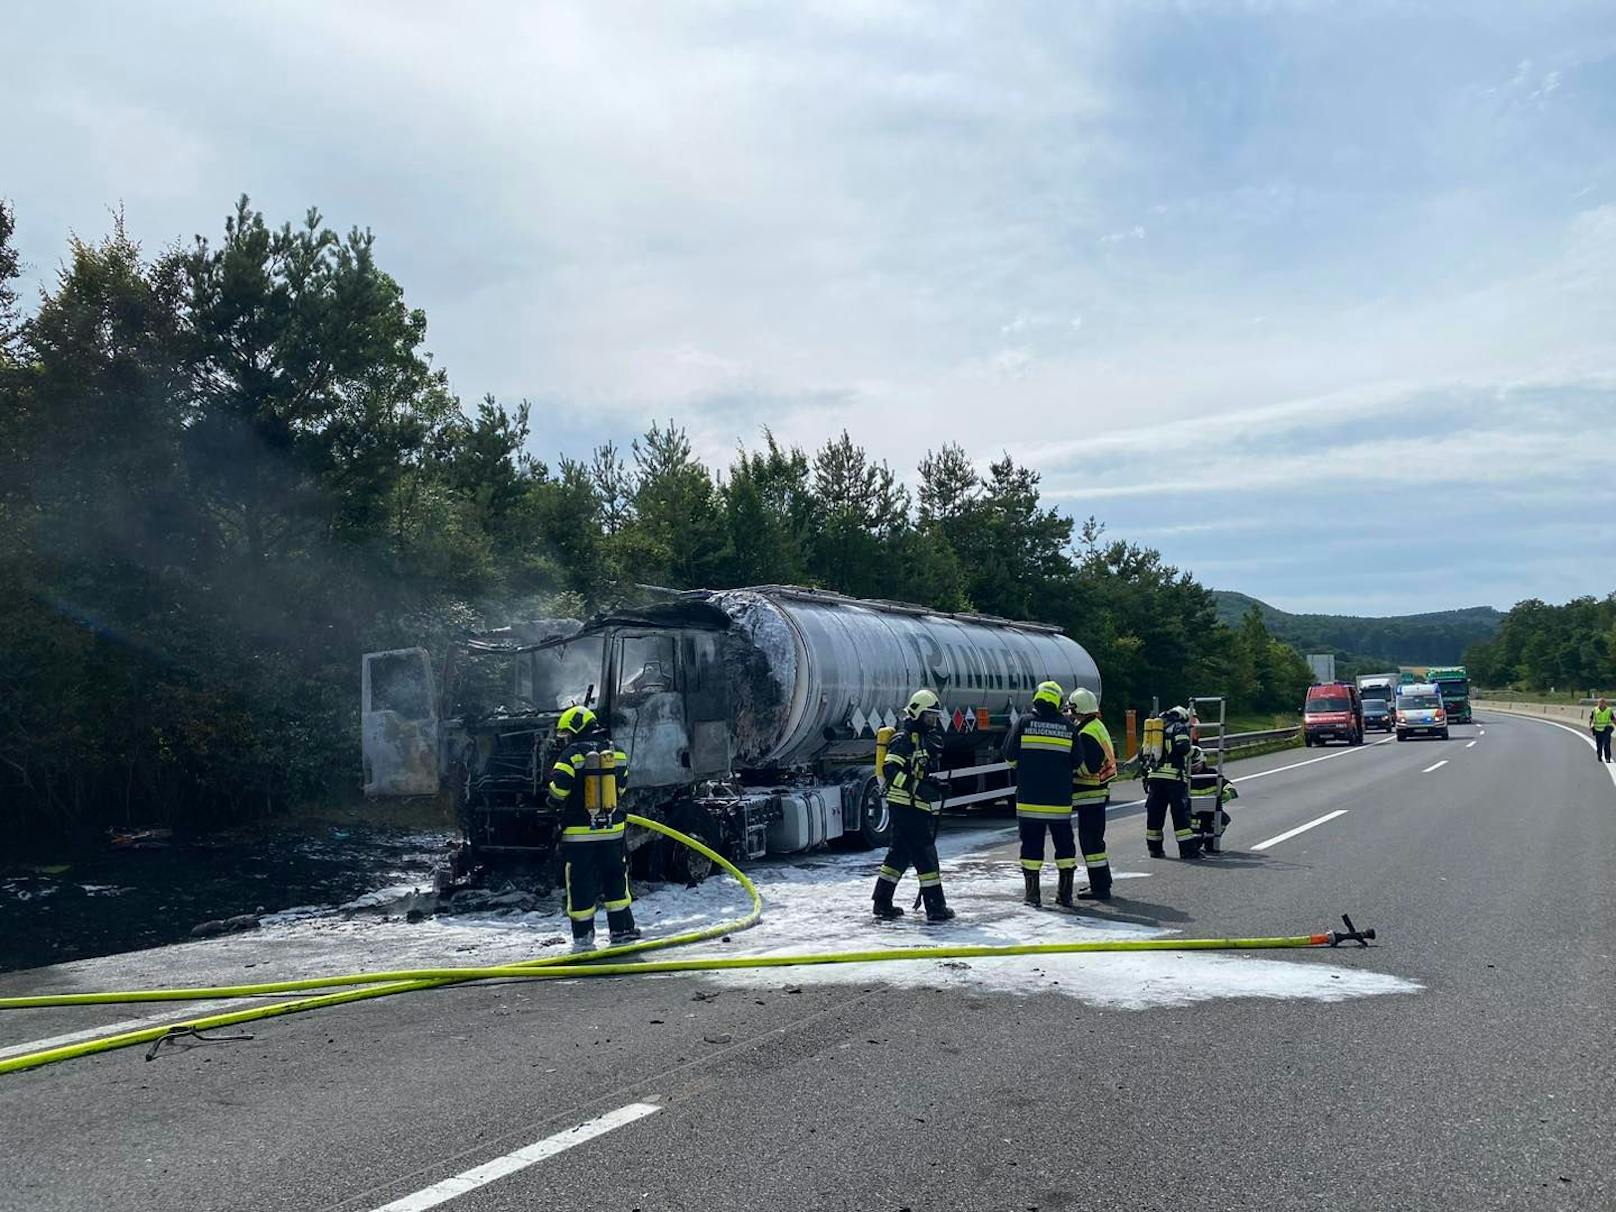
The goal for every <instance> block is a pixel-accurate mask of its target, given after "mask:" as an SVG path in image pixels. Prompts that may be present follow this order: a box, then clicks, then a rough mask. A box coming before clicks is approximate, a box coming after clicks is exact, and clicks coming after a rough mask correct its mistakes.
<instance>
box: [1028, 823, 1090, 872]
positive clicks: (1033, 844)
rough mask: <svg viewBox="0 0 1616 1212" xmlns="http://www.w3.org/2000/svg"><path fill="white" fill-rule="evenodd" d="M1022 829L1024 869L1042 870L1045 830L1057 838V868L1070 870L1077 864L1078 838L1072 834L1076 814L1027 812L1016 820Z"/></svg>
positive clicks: (1058, 869)
mask: <svg viewBox="0 0 1616 1212" xmlns="http://www.w3.org/2000/svg"><path fill="white" fill-rule="evenodd" d="M1016 827H1017V828H1018V829H1020V831H1021V869H1022V870H1023V871H1042V870H1043V866H1044V831H1045V830H1048V831H1049V836H1050V837H1052V838H1054V839H1055V870H1057V871H1070V870H1072V869H1073V868H1074V867H1076V866H1077V841H1076V840H1075V839H1074V838H1073V836H1072V814H1071V813H1069V812H1068V813H1067V814H1066V815H1065V816H1056V815H1054V814H1050V815H1047V816H1024V817H1021V818H1020V819H1019V820H1017V821H1016Z"/></svg>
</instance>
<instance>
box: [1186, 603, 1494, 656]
mask: <svg viewBox="0 0 1616 1212" xmlns="http://www.w3.org/2000/svg"><path fill="white" fill-rule="evenodd" d="M1212 596H1213V598H1214V599H1216V601H1217V606H1218V617H1219V618H1221V619H1222V620H1223V621H1224V622H1226V623H1230V624H1233V623H1235V622H1236V621H1237V620H1239V619H1240V618H1242V617H1244V616H1245V614H1246V612H1247V611H1249V610H1251V608H1252V607H1253V606H1255V607H1257V608H1258V609H1260V610H1261V611H1262V616H1263V622H1264V623H1266V624H1267V625H1268V630H1269V631H1270V632H1272V633H1273V634H1274V635H1275V636H1277V637H1278V638H1280V639H1282V640H1284V641H1285V642H1286V643H1288V644H1291V645H1293V646H1295V647H1296V648H1297V649H1299V650H1300V651H1302V652H1304V653H1308V652H1329V653H1334V654H1335V657H1336V668H1337V669H1338V670H1339V669H1341V668H1342V667H1343V665H1345V664H1352V665H1353V666H1354V667H1357V666H1362V669H1363V672H1365V673H1375V672H1378V671H1380V670H1384V669H1386V668H1392V669H1396V668H1397V667H1398V666H1399V665H1454V664H1457V663H1458V662H1459V660H1460V659H1461V658H1462V657H1463V656H1464V653H1465V650H1466V649H1467V648H1469V647H1470V645H1472V644H1477V643H1480V642H1481V641H1483V640H1487V639H1490V638H1492V636H1493V634H1494V633H1495V632H1496V631H1497V630H1498V624H1499V623H1500V622H1501V621H1502V619H1503V617H1504V616H1503V613H1502V612H1501V611H1498V610H1494V609H1493V608H1492V607H1491V606H1472V607H1469V608H1468V609H1465V610H1439V611H1433V612H1430V613H1426V614H1404V615H1391V616H1387V617H1383V618H1378V617H1375V616H1372V615H1347V614H1291V613H1290V612H1288V611H1284V610H1279V609H1277V608H1275V607H1273V606H1270V605H1269V604H1268V603H1267V602H1263V601H1259V600H1258V599H1256V598H1253V597H1248V596H1246V595H1245V594H1243V593H1234V592H1231V591H1229V590H1224V589H1214V590H1213V591H1212Z"/></svg>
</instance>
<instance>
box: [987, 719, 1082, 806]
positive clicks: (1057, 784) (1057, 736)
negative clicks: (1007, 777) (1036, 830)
mask: <svg viewBox="0 0 1616 1212" xmlns="http://www.w3.org/2000/svg"><path fill="white" fill-rule="evenodd" d="M1074 740H1075V736H1074V734H1073V732H1072V726H1071V724H1069V723H1068V722H1067V721H1066V719H1065V717H1063V716H1062V715H1061V714H1060V712H1059V711H1057V710H1055V709H1054V708H1050V707H1046V706H1045V705H1044V704H1042V703H1040V704H1038V706H1037V707H1036V709H1035V710H1034V712H1033V714H1032V715H1027V716H1022V717H1021V719H1019V720H1017V721H1016V726H1015V727H1014V728H1012V729H1011V730H1010V735H1009V736H1008V737H1006V738H1005V742H1004V760H1005V761H1007V762H1009V763H1010V765H1011V767H1012V768H1013V769H1014V770H1015V772H1016V815H1017V816H1018V817H1026V818H1031V819H1033V820H1047V819H1049V818H1051V817H1064V816H1070V815H1071V812H1072V761H1073V753H1072V747H1073V742H1074Z"/></svg>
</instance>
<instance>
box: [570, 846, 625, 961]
mask: <svg viewBox="0 0 1616 1212" xmlns="http://www.w3.org/2000/svg"><path fill="white" fill-rule="evenodd" d="M561 860H562V862H563V864H564V866H563V868H562V870H563V872H564V878H565V880H566V885H567V916H568V917H569V918H571V919H572V937H573V938H588V937H589V936H590V935H591V934H593V933H594V932H595V912H596V909H597V907H598V906H599V904H600V903H601V902H603V901H604V902H605V904H606V924H607V927H608V928H609V929H610V930H611V931H612V932H613V933H614V934H615V933H616V932H617V931H619V930H632V929H633V928H634V911H633V910H632V909H630V908H629V905H630V904H631V903H632V902H633V898H632V897H631V896H630V895H629V891H628V851H627V847H626V846H625V845H624V842H623V838H622V837H621V836H618V837H615V838H611V839H604V840H600V841H588V842H562V843H561Z"/></svg>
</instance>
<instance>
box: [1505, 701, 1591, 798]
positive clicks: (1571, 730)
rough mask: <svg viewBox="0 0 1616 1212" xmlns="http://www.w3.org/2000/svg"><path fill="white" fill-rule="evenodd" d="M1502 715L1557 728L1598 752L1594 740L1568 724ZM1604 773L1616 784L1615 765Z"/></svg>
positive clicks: (1523, 715) (1513, 713)
mask: <svg viewBox="0 0 1616 1212" xmlns="http://www.w3.org/2000/svg"><path fill="white" fill-rule="evenodd" d="M1494 710H1495V711H1502V710H1503V708H1501V707H1499V708H1494ZM1504 714H1505V715H1512V716H1514V717H1515V718H1516V719H1518V720H1535V721H1536V722H1537V723H1539V724H1547V725H1548V726H1549V727H1550V728H1558V729H1560V730H1561V731H1562V732H1569V733H1570V734H1571V735H1572V736H1574V737H1576V738H1577V739H1578V740H1579V741H1581V742H1582V743H1583V744H1584V745H1586V746H1588V748H1590V749H1592V750H1593V751H1594V752H1595V753H1598V752H1599V746H1598V745H1596V744H1594V738H1593V737H1591V736H1589V735H1587V734H1586V733H1584V732H1583V731H1582V730H1581V729H1580V728H1573V727H1572V726H1571V725H1570V724H1562V723H1560V721H1559V720H1546V719H1544V718H1543V717H1542V716H1540V715H1526V714H1525V713H1523V712H1519V711H1506V712H1504ZM1605 773H1606V774H1608V775H1610V781H1611V782H1612V783H1616V763H1611V764H1609V765H1606V766H1605Z"/></svg>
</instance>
